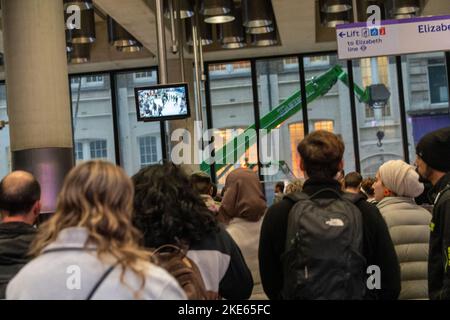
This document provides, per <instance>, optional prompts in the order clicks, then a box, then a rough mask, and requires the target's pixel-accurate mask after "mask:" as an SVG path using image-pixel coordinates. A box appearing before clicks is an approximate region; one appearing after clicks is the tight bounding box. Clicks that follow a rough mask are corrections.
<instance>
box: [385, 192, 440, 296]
mask: <svg viewBox="0 0 450 320" xmlns="http://www.w3.org/2000/svg"><path fill="white" fill-rule="evenodd" d="M377 207H378V209H379V210H380V212H381V215H382V216H383V218H384V220H385V221H386V224H387V226H388V228H389V233H390V235H391V238H392V242H393V243H394V246H395V251H396V252H397V257H398V261H399V263H400V272H401V280H402V290H401V292H400V296H399V299H402V300H406V299H428V246H429V239H430V229H429V225H430V221H431V214H430V212H428V211H427V210H425V209H424V208H422V207H420V206H418V205H417V204H415V202H414V200H413V199H410V198H403V197H387V198H384V199H383V200H381V201H380V202H379V203H378V204H377Z"/></svg>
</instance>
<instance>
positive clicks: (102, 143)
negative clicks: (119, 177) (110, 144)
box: [89, 140, 108, 159]
mask: <svg viewBox="0 0 450 320" xmlns="http://www.w3.org/2000/svg"><path fill="white" fill-rule="evenodd" d="M89 147H90V150H91V159H107V158H108V152H107V143H106V140H96V141H91V142H90V143H89Z"/></svg>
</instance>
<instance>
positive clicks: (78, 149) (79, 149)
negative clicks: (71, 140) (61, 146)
mask: <svg viewBox="0 0 450 320" xmlns="http://www.w3.org/2000/svg"><path fill="white" fill-rule="evenodd" d="M75 160H76V161H82V160H84V154H83V143H82V142H75Z"/></svg>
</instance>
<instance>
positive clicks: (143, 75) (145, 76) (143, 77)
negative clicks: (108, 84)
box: [134, 71, 152, 82]
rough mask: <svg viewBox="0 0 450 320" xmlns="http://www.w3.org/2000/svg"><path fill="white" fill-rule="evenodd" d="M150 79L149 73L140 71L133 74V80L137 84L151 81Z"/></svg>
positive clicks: (150, 73)
mask: <svg viewBox="0 0 450 320" xmlns="http://www.w3.org/2000/svg"><path fill="white" fill-rule="evenodd" d="M151 78H152V72H151V71H142V72H136V73H134V80H135V81H138V82H142V81H151Z"/></svg>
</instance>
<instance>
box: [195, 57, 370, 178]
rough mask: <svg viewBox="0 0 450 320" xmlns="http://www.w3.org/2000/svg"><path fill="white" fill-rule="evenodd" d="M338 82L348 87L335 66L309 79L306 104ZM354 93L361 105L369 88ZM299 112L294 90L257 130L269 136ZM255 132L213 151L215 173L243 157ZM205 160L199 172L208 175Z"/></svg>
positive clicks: (252, 128)
mask: <svg viewBox="0 0 450 320" xmlns="http://www.w3.org/2000/svg"><path fill="white" fill-rule="evenodd" d="M338 80H340V81H342V82H343V83H345V84H346V85H347V86H348V85H349V79H348V74H347V73H346V72H345V71H344V70H343V69H342V67H341V66H340V65H335V66H334V67H332V68H331V69H330V70H328V71H327V72H325V73H324V74H322V75H320V76H318V77H314V78H313V79H312V80H310V81H308V82H307V84H306V100H307V102H308V103H311V102H312V101H314V100H315V99H317V98H319V97H322V96H324V95H325V94H326V93H327V92H328V91H330V90H331V88H332V87H333V86H334V85H335V84H336V83H337V81H338ZM354 91H355V94H356V96H357V98H358V99H359V101H360V102H366V103H368V102H369V99H370V90H369V88H367V89H366V90H363V89H361V88H360V87H359V86H357V85H356V84H355V85H354ZM301 109H302V101H301V94H300V91H297V92H295V93H294V94H293V95H292V96H290V97H289V98H287V99H286V100H285V101H284V102H283V103H281V104H280V105H279V106H278V107H276V108H275V109H273V110H272V111H271V112H269V113H268V114H266V115H265V116H264V117H262V118H261V119H260V129H266V130H267V132H268V133H269V132H270V131H271V130H272V129H275V128H277V127H279V126H280V125H281V124H282V123H283V122H284V121H286V120H288V119H289V118H290V117H292V116H293V115H295V114H296V113H297V112H299V111H300V110H301ZM255 129H256V127H255V125H252V126H250V127H248V128H247V129H245V130H244V132H242V133H241V134H240V135H238V136H237V137H235V138H233V139H232V140H230V141H229V142H228V143H226V144H225V145H224V146H223V147H222V148H220V149H218V150H216V152H215V154H216V156H215V160H216V163H215V164H214V166H215V170H216V172H218V171H219V170H221V169H222V168H224V167H225V166H227V165H229V164H227V161H226V159H230V158H231V159H235V160H237V159H239V158H240V157H241V156H242V155H243V154H245V151H246V150H247V149H248V148H249V147H250V146H251V145H252V144H253V143H255V142H256V139H257V137H256V131H255ZM246 140H247V141H246ZM218 157H219V158H218ZM208 160H210V159H208ZM208 160H207V161H204V162H202V164H201V165H200V169H201V170H202V171H204V172H206V173H208V174H210V165H209V164H208V163H209V161H208Z"/></svg>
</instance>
